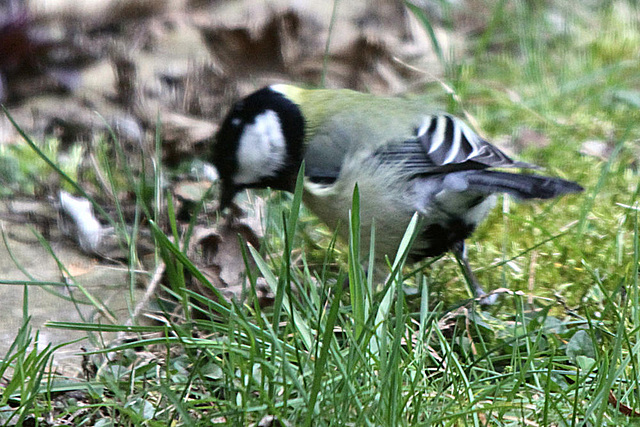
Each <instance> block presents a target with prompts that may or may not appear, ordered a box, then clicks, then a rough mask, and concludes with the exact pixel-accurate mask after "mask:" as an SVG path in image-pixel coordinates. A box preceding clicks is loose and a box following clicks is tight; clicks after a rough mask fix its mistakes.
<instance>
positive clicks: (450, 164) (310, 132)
mask: <svg viewBox="0 0 640 427" xmlns="http://www.w3.org/2000/svg"><path fill="white" fill-rule="evenodd" d="M209 160H210V161H211V162H212V163H213V165H214V166H215V167H216V169H217V170H218V173H219V176H220V185H221V196H220V208H221V209H224V208H226V207H228V206H229V205H230V204H231V202H232V201H233V198H234V196H235V195H236V194H237V193H238V192H239V191H241V190H243V189H245V188H266V187H270V188H272V189H275V190H284V191H289V192H292V191H293V190H294V188H295V184H296V178H297V175H298V171H299V168H300V166H301V164H302V161H303V160H304V164H305V180H304V193H303V201H304V203H305V204H306V206H307V207H308V208H310V209H311V211H312V212H314V213H315V214H316V215H317V216H318V217H319V218H320V219H321V220H322V221H324V222H325V223H326V224H327V225H328V226H329V227H332V228H335V227H338V230H339V231H338V232H339V234H341V235H342V236H343V237H345V238H346V237H348V233H349V230H348V226H347V225H348V223H349V222H348V221H349V210H350V209H351V207H352V194H353V190H354V186H355V185H356V184H357V185H358V188H359V192H360V221H361V230H362V231H361V234H362V237H361V247H362V248H369V236H370V227H371V225H372V224H373V223H374V218H375V236H376V238H375V239H376V241H375V252H376V254H375V256H376V259H378V260H382V259H384V256H385V255H389V256H390V257H392V256H393V255H395V253H396V250H397V248H398V246H399V244H400V241H401V239H402V237H403V235H404V233H405V230H406V227H407V226H408V224H409V222H410V220H411V218H412V216H413V215H414V213H415V212H418V213H419V216H420V222H419V224H420V230H419V232H418V234H417V237H416V239H415V241H414V243H413V246H412V248H411V250H410V254H409V260H410V261H418V260H420V259H422V258H426V257H434V256H437V255H440V254H443V253H444V252H447V251H452V252H453V253H454V254H455V255H456V257H457V258H458V260H459V261H460V262H461V264H462V266H463V268H464V270H465V273H466V275H467V277H468V278H470V279H471V283H470V284H471V285H472V290H473V291H474V293H475V294H476V296H482V295H484V292H483V291H482V289H481V288H480V286H479V285H478V283H477V281H476V280H475V278H474V276H473V274H472V273H471V269H470V267H469V264H468V261H467V258H466V254H465V252H466V251H465V249H464V240H465V239H466V238H468V237H469V236H470V235H471V233H472V232H473V231H474V230H475V228H476V227H477V226H478V224H479V223H480V222H481V221H482V220H483V219H484V218H485V217H486V216H487V215H488V213H489V211H490V209H491V208H492V207H493V206H494V204H495V201H496V193H507V194H510V195H512V196H515V197H516V198H517V199H550V198H552V197H556V196H560V195H562V194H566V193H577V192H580V191H582V187H581V186H580V185H578V184H577V183H575V182H571V181H566V180H563V179H559V178H552V177H548V176H541V175H534V174H522V173H512V172H504V171H497V170H493V169H494V168H524V169H535V168H537V167H536V166H534V165H531V164H529V163H524V162H519V161H515V160H512V159H511V158H509V156H507V155H506V154H505V153H503V152H502V151H500V150H499V149H498V148H496V147H495V146H493V145H491V144H490V143H488V142H487V141H485V140H484V139H482V138H481V137H480V136H478V135H477V134H476V133H475V132H474V131H473V130H472V129H471V128H470V127H469V126H468V125H467V124H465V123H464V122H463V121H462V120H461V119H458V118H456V117H453V116H451V115H449V114H444V113H434V112H433V111H432V110H431V109H430V108H429V107H428V106H426V105H425V103H424V100H421V99H420V98H419V97H415V98H409V97H382V96H376V95H371V94H366V93H360V92H354V91H351V90H343V89H340V90H329V89H315V90H314V89H302V88H299V87H295V86H290V85H284V84H277V85H272V86H268V87H265V88H263V89H260V90H258V91H256V92H254V93H252V94H250V95H249V96H247V97H246V98H244V99H242V100H240V101H238V102H237V103H236V104H235V105H234V106H233V107H232V109H231V110H230V112H229V113H228V115H227V116H226V118H225V119H224V121H223V123H222V125H221V127H220V129H219V131H218V133H217V134H216V137H215V141H214V143H213V145H212V152H211V158H210V159H209ZM377 264H378V265H380V264H382V263H377Z"/></svg>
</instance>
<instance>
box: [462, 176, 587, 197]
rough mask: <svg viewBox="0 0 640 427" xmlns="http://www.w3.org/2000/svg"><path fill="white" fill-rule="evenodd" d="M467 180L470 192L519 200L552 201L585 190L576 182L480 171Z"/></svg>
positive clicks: (467, 177) (546, 177)
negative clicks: (512, 197) (505, 194)
mask: <svg viewBox="0 0 640 427" xmlns="http://www.w3.org/2000/svg"><path fill="white" fill-rule="evenodd" d="M465 178H466V180H467V185H468V188H469V189H470V190H477V191H480V192H483V193H508V194H510V195H512V196H514V197H517V198H519V199H551V198H553V197H558V196H561V195H563V194H568V193H579V192H581V191H583V190H584V189H583V188H582V187H581V186H580V185H579V184H578V183H576V182H573V181H567V180H564V179H560V178H552V177H549V176H540V175H523V174H516V173H509V172H498V171H487V170H479V171H470V172H468V173H467V174H466V176H465Z"/></svg>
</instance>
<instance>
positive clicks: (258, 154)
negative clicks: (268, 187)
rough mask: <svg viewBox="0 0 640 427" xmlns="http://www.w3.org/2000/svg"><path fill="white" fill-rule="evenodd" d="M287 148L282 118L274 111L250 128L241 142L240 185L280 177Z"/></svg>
mask: <svg viewBox="0 0 640 427" xmlns="http://www.w3.org/2000/svg"><path fill="white" fill-rule="evenodd" d="M286 156H287V147H286V142H285V139H284V135H283V134H282V126H281V125H280V119H279V118H278V115H277V114H276V113H275V112H274V111H271V110H267V111H265V112H264V113H262V114H260V115H258V116H257V117H256V119H255V122H254V123H253V124H251V125H247V126H245V128H244V131H243V132H242V136H241V137H240V141H239V143H238V171H237V173H236V176H235V178H234V182H235V183H236V184H252V183H256V182H259V181H260V180H261V179H264V178H268V177H272V176H274V175H276V173H277V172H278V170H279V169H280V168H281V167H282V166H284V163H285V159H286Z"/></svg>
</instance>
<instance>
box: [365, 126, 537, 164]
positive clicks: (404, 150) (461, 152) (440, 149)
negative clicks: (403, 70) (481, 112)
mask: <svg viewBox="0 0 640 427" xmlns="http://www.w3.org/2000/svg"><path fill="white" fill-rule="evenodd" d="M375 156H376V157H378V158H379V159H380V160H381V161H382V162H383V163H399V164H400V163H401V164H402V168H403V170H404V171H406V172H407V173H408V174H411V175H429V174H436V173H444V172H453V171H461V170H473V169H486V168H490V167H497V168H529V169H535V168H537V166H535V165H532V164H529V163H524V162H518V161H515V160H512V159H511V158H510V157H509V156H507V155H506V154H505V153H503V152H502V151H500V150H499V149H498V148H497V147H495V146H493V145H491V144H490V143H488V142H487V141H485V140H484V139H482V138H481V137H480V136H478V134H476V133H475V132H474V131H473V130H471V128H470V127H469V126H467V125H466V124H465V123H464V122H463V121H462V120H460V119H457V118H455V117H452V116H449V115H445V114H443V115H435V116H430V117H427V118H426V119H425V121H424V122H423V124H422V126H420V127H419V128H418V130H417V132H416V136H415V137H414V138H409V139H407V140H404V141H401V142H394V143H390V144H386V145H384V146H382V147H381V148H380V149H378V150H377V151H376V153H375Z"/></svg>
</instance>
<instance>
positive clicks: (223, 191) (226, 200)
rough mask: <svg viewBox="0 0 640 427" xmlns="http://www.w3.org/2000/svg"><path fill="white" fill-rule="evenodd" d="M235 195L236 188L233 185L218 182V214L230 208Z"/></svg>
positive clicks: (226, 182)
mask: <svg viewBox="0 0 640 427" xmlns="http://www.w3.org/2000/svg"><path fill="white" fill-rule="evenodd" d="M236 193H238V188H237V187H236V186H235V185H234V184H233V183H231V182H228V181H221V182H220V203H219V206H218V210H219V211H220V212H222V211H223V210H225V209H226V208H228V207H229V206H231V202H233V198H234V197H235V195H236Z"/></svg>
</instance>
